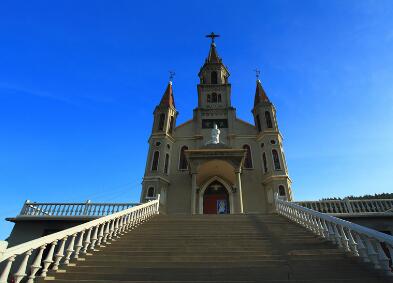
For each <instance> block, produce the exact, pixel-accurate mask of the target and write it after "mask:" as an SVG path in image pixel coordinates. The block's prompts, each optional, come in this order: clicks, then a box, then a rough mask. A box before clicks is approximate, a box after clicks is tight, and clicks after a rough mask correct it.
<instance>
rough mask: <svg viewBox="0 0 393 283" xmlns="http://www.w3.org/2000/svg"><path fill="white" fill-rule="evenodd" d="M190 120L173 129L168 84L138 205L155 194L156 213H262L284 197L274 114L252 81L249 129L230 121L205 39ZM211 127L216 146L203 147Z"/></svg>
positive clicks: (220, 73)
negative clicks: (217, 134)
mask: <svg viewBox="0 0 393 283" xmlns="http://www.w3.org/2000/svg"><path fill="white" fill-rule="evenodd" d="M198 76H199V79H200V83H199V84H198V85H197V95H198V105H197V107H196V108H195V109H194V113H193V118H192V119H191V120H189V121H187V122H185V123H183V124H181V125H178V126H175V125H176V117H177V114H178V110H177V109H176V107H175V100H174V95H173V86H172V82H169V84H168V86H167V89H166V90H165V93H164V95H163V97H162V99H161V102H160V103H159V104H158V106H157V107H156V109H155V111H154V123H153V127H152V134H151V136H150V139H149V145H150V147H149V152H148V156H147V162H146V169H145V175H144V178H143V183H142V193H141V202H145V201H148V200H150V199H153V198H155V197H156V195H157V194H160V196H161V198H160V199H161V207H162V212H163V213H168V214H203V213H267V212H270V211H272V209H273V198H274V195H275V194H276V193H277V194H278V195H279V196H280V197H282V198H285V199H288V200H291V199H292V192H291V180H290V178H289V177H288V170H287V165H286V162H285V156H284V151H283V146H282V142H283V141H282V136H281V134H280V132H279V129H278V125H277V121H276V109H275V107H274V105H273V104H272V103H271V102H270V100H269V99H268V97H267V95H266V93H265V91H264V89H263V87H262V85H261V82H260V81H259V80H257V83H256V91H255V97H254V108H253V109H252V114H253V116H254V125H252V124H249V123H247V122H245V121H243V120H241V119H239V118H238V117H237V116H236V109H235V108H234V107H233V106H232V104H231V84H230V83H229V71H228V69H227V67H226V66H225V65H224V64H223V63H222V59H221V58H220V57H219V56H218V53H217V50H216V45H215V43H214V42H212V44H211V46H210V50H209V54H208V57H207V58H206V60H205V63H204V65H203V66H202V68H201V69H200V72H199V74H198ZM250 99H252V95H251V94H250ZM214 124H217V126H218V128H219V130H220V132H221V133H220V143H219V144H208V142H209V140H210V138H211V131H212V128H213V126H214Z"/></svg>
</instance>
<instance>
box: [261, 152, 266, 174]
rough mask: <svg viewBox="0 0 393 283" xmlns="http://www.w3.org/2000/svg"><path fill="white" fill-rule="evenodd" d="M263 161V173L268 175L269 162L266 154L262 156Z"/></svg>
mask: <svg viewBox="0 0 393 283" xmlns="http://www.w3.org/2000/svg"><path fill="white" fill-rule="evenodd" d="M262 161H263V172H264V173H266V172H267V160H266V154H265V153H263V154H262Z"/></svg>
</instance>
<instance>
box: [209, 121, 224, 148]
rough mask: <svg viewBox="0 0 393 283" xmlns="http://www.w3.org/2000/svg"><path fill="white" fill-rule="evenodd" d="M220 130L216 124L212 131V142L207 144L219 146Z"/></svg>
mask: <svg viewBox="0 0 393 283" xmlns="http://www.w3.org/2000/svg"><path fill="white" fill-rule="evenodd" d="M220 132H221V131H220V129H219V128H218V126H217V124H216V123H214V126H213V129H212V131H211V140H210V141H208V142H207V144H219V143H220Z"/></svg>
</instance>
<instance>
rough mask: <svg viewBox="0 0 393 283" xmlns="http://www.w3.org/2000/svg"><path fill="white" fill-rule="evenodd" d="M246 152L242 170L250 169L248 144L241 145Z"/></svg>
mask: <svg viewBox="0 0 393 283" xmlns="http://www.w3.org/2000/svg"><path fill="white" fill-rule="evenodd" d="M243 149H245V150H246V158H245V160H244V168H252V158H251V148H250V146H249V145H248V144H245V145H243Z"/></svg>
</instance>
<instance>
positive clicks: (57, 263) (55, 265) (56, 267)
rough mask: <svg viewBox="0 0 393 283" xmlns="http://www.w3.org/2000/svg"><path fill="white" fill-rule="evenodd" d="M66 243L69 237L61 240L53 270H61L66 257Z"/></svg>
mask: <svg viewBox="0 0 393 283" xmlns="http://www.w3.org/2000/svg"><path fill="white" fill-rule="evenodd" d="M66 241H67V237H64V238H63V239H62V240H61V243H60V247H59V250H58V251H57V253H56V255H55V263H54V264H53V267H52V270H58V269H59V265H60V261H61V259H62V258H63V257H64V246H65V243H66Z"/></svg>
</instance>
